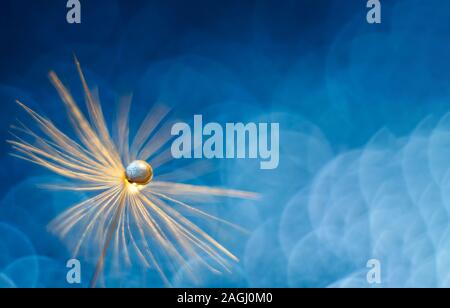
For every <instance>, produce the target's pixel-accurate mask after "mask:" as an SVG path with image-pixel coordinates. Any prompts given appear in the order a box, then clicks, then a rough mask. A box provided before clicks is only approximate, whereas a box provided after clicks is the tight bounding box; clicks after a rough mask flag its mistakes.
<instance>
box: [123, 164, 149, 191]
mask: <svg viewBox="0 0 450 308" xmlns="http://www.w3.org/2000/svg"><path fill="white" fill-rule="evenodd" d="M125 176H126V178H127V180H128V182H130V183H136V184H139V185H144V184H147V183H149V182H150V181H151V180H152V178H153V169H152V167H151V166H150V164H148V163H147V162H146V161H143V160H135V161H133V162H132V163H130V164H129V165H128V166H127V169H126V170H125Z"/></svg>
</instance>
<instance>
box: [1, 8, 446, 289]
mask: <svg viewBox="0 0 450 308" xmlns="http://www.w3.org/2000/svg"><path fill="white" fill-rule="evenodd" d="M81 2H82V24H81V25H69V24H67V23H66V20H65V16H66V8H65V5H66V1H65V0H58V1H50V0H47V1H23V0H14V1H13V0H11V1H8V0H4V1H1V4H0V38H1V44H0V102H1V107H2V108H1V111H0V139H1V142H0V147H1V151H0V160H1V164H0V182H1V186H0V287H10V286H11V287H13V286H18V287H54V286H57V287H72V286H71V285H69V284H68V283H67V282H66V270H67V269H66V268H65V262H66V260H67V259H68V258H70V254H69V253H68V251H67V250H66V248H65V247H64V245H63V244H61V243H60V241H59V240H58V239H56V238H55V237H53V236H52V235H50V234H49V233H47V231H46V225H47V223H48V222H49V221H50V220H51V219H52V218H53V217H55V216H56V215H57V214H58V213H60V212H61V211H62V210H63V209H65V208H67V207H68V206H70V205H72V204H74V203H76V202H78V201H80V200H82V199H83V198H85V197H86V196H84V195H83V194H67V193H62V192H57V193H55V192H49V191H45V190H41V189H39V188H38V187H36V185H37V184H40V183H48V182H51V181H58V180H60V179H58V177H56V176H54V175H52V174H51V173H50V172H47V171H45V170H43V169H41V168H39V167H36V166H32V165H30V164H28V163H27V162H24V161H19V160H17V159H14V158H13V157H11V156H9V155H8V153H9V152H10V149H9V146H8V145H7V144H6V142H5V141H6V140H7V139H8V138H9V135H8V130H9V126H10V125H11V124H13V123H14V122H15V120H16V118H19V119H22V120H24V121H29V119H28V118H27V117H26V115H25V114H24V112H23V111H21V110H20V109H19V108H18V106H17V105H16V104H15V103H14V100H15V99H20V100H21V101H23V102H25V103H26V104H28V105H29V106H30V107H32V108H34V109H35V110H37V111H38V112H40V113H42V114H44V115H46V116H47V117H50V118H52V119H53V120H54V122H55V123H56V124H57V125H58V126H59V127H61V128H62V129H63V130H67V131H70V126H69V123H68V122H67V120H66V119H65V117H64V116H63V115H64V113H63V106H62V104H61V102H60V101H59V99H58V97H57V94H56V92H55V90H54V89H53V88H52V86H51V85H50V83H49V82H48V79H47V72H48V71H49V70H50V69H53V70H55V71H56V72H57V73H58V74H59V76H60V77H61V79H62V80H63V82H65V83H66V84H67V85H68V86H69V88H70V89H71V90H72V91H73V93H74V94H75V96H76V97H78V98H82V92H81V87H80V84H79V82H78V80H77V75H76V71H75V66H74V64H73V61H72V55H73V54H76V55H77V57H78V58H79V59H80V61H81V63H82V65H83V68H84V70H85V72H86V75H87V78H88V81H89V82H90V84H91V86H93V85H96V86H98V87H99V90H100V96H101V99H102V103H103V108H104V109H105V113H106V114H107V116H108V118H111V117H112V116H113V114H114V111H115V108H116V103H117V101H118V100H119V98H120V97H122V96H124V95H127V94H129V93H133V95H134V99H133V102H134V104H133V107H132V108H133V109H132V119H134V120H135V121H133V123H132V129H136V126H137V125H138V123H139V121H140V120H142V118H143V114H145V112H146V111H148V110H149V109H150V107H151V106H152V104H154V103H155V102H164V103H166V104H167V105H169V106H171V107H172V108H174V114H175V115H176V117H178V118H180V119H186V120H187V121H190V120H191V119H192V116H193V114H203V117H204V120H205V122H211V121H218V122H222V123H225V122H226V121H232V122H240V121H242V122H249V121H255V122H267V121H272V122H279V123H280V126H281V135H280V139H281V140H280V144H281V148H280V165H279V168H278V169H276V170H272V171H267V170H266V171H261V170H259V168H258V167H259V163H258V162H257V161H251V160H222V161H220V160H219V161H214V165H215V168H214V171H213V172H212V173H210V174H208V175H207V176H206V177H203V178H200V179H196V180H195V182H202V183H203V184H205V183H206V184H208V185H216V186H226V187H233V188H239V189H247V190H252V191H258V192H261V193H263V199H262V200H261V201H259V202H248V201H246V202H242V201H236V200H226V202H224V203H223V204H222V205H221V206H219V207H218V206H215V207H213V208H212V212H213V213H215V214H218V215H220V216H221V217H223V218H225V219H228V220H230V221H232V222H234V223H237V224H240V225H242V226H244V227H246V228H247V229H249V230H250V234H249V235H242V234H240V233H238V232H234V231H230V230H228V229H227V228H226V227H224V226H218V225H217V226H215V225H213V226H210V228H209V229H208V230H209V231H210V232H211V233H212V235H214V236H215V237H217V238H218V239H220V241H221V242H223V243H224V244H225V246H226V247H228V248H229V249H230V250H231V251H233V252H234V253H235V254H236V255H237V256H238V257H239V258H240V263H238V264H236V265H235V266H234V268H233V272H232V274H223V275H221V276H218V275H215V274H211V273H209V272H207V271H204V270H202V269H201V268H199V272H200V273H201V274H200V276H201V278H202V279H201V280H200V281H198V282H196V283H194V282H191V281H190V280H189V279H188V277H186V275H185V272H184V269H183V268H180V269H179V271H178V273H176V274H174V275H172V276H171V277H170V279H171V282H172V284H173V285H174V286H177V287H178V286H179V287H186V286H204V287H214V286H220V287H350V286H352V287H353V286H357V287H370V286H371V285H369V284H367V282H366V273H367V271H368V269H367V268H366V262H367V261H368V260H369V259H372V258H376V259H378V260H380V262H381V274H382V284H381V285H380V286H381V287H394V286H395V287H406V286H410V287H424V286H427V287H443V286H447V287H450V230H449V211H450V173H449V170H450V115H447V114H446V113H447V112H448V111H449V110H450V104H449V103H450V87H449V80H450V61H449V60H448V58H449V55H450V39H449V37H450V24H449V20H450V2H449V1H447V0H442V1H439V0H433V1H431V0H428V1H424V0H422V1H420V0H398V1H394V0H389V1H381V2H382V4H383V10H382V21H383V23H382V24H381V25H369V24H367V23H366V19H365V15H366V12H367V9H366V1H362V0H354V1H353V0H352V1H350V0H347V1H342V0H309V1H308V0H304V1H301V0H293V1H290V0H284V1H266V0H245V1H207V0H205V1H200V0H192V1H181V0H180V1H175V0H166V1H140V0H133V1H125V0H123V1H119V0H104V1H103V0H95V1H94V0H89V1H83V0H82V1H81ZM196 262H197V261H196V260H191V263H192V265H193V266H194V267H195V266H196V264H197V263H196ZM82 264H83V267H82V270H83V271H82V279H83V281H82V282H83V283H82V285H81V286H87V284H88V281H89V278H90V275H91V273H92V265H89V264H85V263H82ZM122 270H123V272H122V273H120V275H119V277H117V276H115V277H109V276H108V274H106V275H105V276H104V280H103V283H104V285H106V286H122V287H130V286H138V287H160V286H162V282H161V281H160V280H159V279H158V277H157V275H156V274H155V273H154V272H151V271H148V272H146V273H142V272H141V271H140V269H139V268H135V267H133V268H129V269H127V268H124V269H122Z"/></svg>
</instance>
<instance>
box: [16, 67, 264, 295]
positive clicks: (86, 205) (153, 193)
mask: <svg viewBox="0 0 450 308" xmlns="http://www.w3.org/2000/svg"><path fill="white" fill-rule="evenodd" d="M75 63H76V67H77V71H78V74H79V76H80V79H81V84H82V86H83V90H84V92H85V101H86V106H87V110H88V116H89V118H87V117H86V116H85V115H84V114H83V112H82V111H81V109H80V108H79V106H78V105H77V103H76V102H75V100H74V98H73V97H72V95H71V94H70V92H69V91H68V90H67V88H66V87H65V86H64V85H63V84H62V82H61V81H60V79H59V78H58V76H57V75H56V74H55V73H54V72H50V73H49V77H50V80H51V82H52V83H53V85H54V86H55V88H56V90H57V91H58V93H59V96H60V97H61V100H62V101H63V103H64V105H65V106H66V109H67V114H68V117H69V119H70V121H71V124H72V126H73V129H74V131H75V133H76V135H77V138H78V140H79V141H76V140H74V139H72V138H70V137H68V135H67V134H65V133H64V132H63V131H61V130H59V129H58V128H57V127H56V126H55V125H54V124H53V123H52V122H51V121H50V120H48V119H46V118H44V117H43V116H41V115H39V114H38V113H36V112H35V111H33V110H32V109H30V108H29V107H27V106H26V105H24V104H23V103H21V102H19V101H18V104H19V105H20V106H21V107H22V108H23V109H24V110H25V111H26V112H27V113H28V114H29V116H30V117H31V118H32V120H33V122H34V124H35V125H36V126H37V127H38V128H39V131H40V132H39V133H36V132H35V131H34V130H32V129H30V128H28V126H26V125H25V124H23V123H21V122H19V125H18V126H13V129H14V131H15V132H12V135H13V137H14V138H13V140H8V142H9V143H10V144H11V146H12V149H13V153H12V155H13V156H16V157H19V158H21V159H24V160H27V161H30V162H32V163H34V164H37V165H40V166H42V167H45V168H47V169H49V170H50V171H52V172H54V173H56V174H58V175H61V176H63V177H65V178H68V179H71V180H72V181H73V184H72V185H49V187H50V188H53V189H61V190H72V191H86V192H91V193H92V194H93V196H91V197H90V198H89V199H87V200H85V201H83V202H81V203H79V204H76V205H74V206H73V207H71V208H69V209H67V210H66V211H64V212H63V213H62V214H60V215H59V216H58V217H57V218H56V219H55V220H54V221H52V222H51V223H50V225H49V229H50V230H51V231H52V232H54V233H55V234H57V235H58V236H59V237H60V238H61V239H62V240H64V241H65V242H66V243H67V244H68V246H69V248H70V249H71V251H72V254H73V256H74V257H76V256H78V255H79V254H81V252H82V251H83V252H84V253H85V254H89V253H92V249H91V247H95V249H93V251H94V252H95V255H96V256H97V258H96V259H97V263H96V270H95V273H94V275H93V277H92V280H91V286H96V284H97V280H98V278H99V276H100V275H101V273H102V271H103V268H104V263H105V258H106V256H107V254H108V253H110V254H111V256H112V259H113V260H114V264H116V266H119V265H121V264H122V263H125V265H130V264H131V263H132V262H134V261H138V262H139V263H140V264H141V265H142V266H144V267H152V268H154V269H156V270H157V271H158V272H159V274H160V276H161V277H162V279H163V280H164V282H165V283H166V284H169V281H168V278H167V276H166V274H165V270H164V268H163V267H162V266H161V265H160V262H161V261H160V260H161V258H162V257H161V255H162V256H165V258H167V259H169V261H170V264H173V265H178V266H180V265H183V264H187V260H188V259H190V258H198V259H200V260H201V262H202V264H203V265H204V266H206V267H207V268H209V269H210V270H212V271H215V272H220V271H223V270H225V271H229V270H230V261H237V258H236V257H235V256H234V255H233V254H232V253H231V252H229V251H228V250H227V249H226V248H225V247H223V246H222V245H221V244H220V243H218V242H217V241H216V240H215V239H214V238H212V237H211V236H210V235H209V234H208V233H206V232H205V231H203V230H202V229H201V228H200V227H198V226H197V225H195V224H194V223H193V222H191V221H190V220H189V219H187V218H186V216H184V215H183V213H182V211H181V209H182V210H183V211H184V212H185V213H189V214H190V215H196V216H198V217H200V218H205V219H210V220H214V221H217V222H221V223H225V224H228V225H231V226H233V227H236V228H239V227H238V226H235V225H233V224H231V223H229V222H227V221H224V220H222V219H220V218H218V217H215V216H212V215H210V214H208V213H206V212H203V211H201V210H199V209H197V208H195V207H193V206H191V205H190V204H187V203H185V202H184V201H183V197H185V196H189V197H192V196H196V197H198V198H208V197H211V196H213V197H234V198H247V199H253V198H257V197H258V195H257V194H255V193H250V192H244V191H239V190H229V189H219V188H212V187H207V186H194V185H189V184H181V183H174V182H170V181H158V180H157V178H156V179H153V168H152V166H160V165H162V164H164V163H165V162H167V161H168V160H169V159H170V157H169V154H170V153H168V152H167V151H159V150H160V149H161V148H162V147H163V146H164V145H165V144H166V143H167V141H168V140H169V137H170V136H167V135H165V132H164V130H163V128H161V129H160V130H157V129H156V128H157V127H159V126H160V124H161V123H163V122H164V120H165V118H166V116H167V113H168V110H167V109H166V108H164V107H162V106H156V107H154V108H153V109H152V110H151V111H150V112H149V114H148V116H147V117H146V118H145V120H144V122H143V123H142V125H141V127H140V128H139V129H138V131H137V134H136V136H135V137H134V138H133V140H132V141H131V142H130V140H129V129H128V116H129V108H130V100H124V101H123V103H122V104H121V105H120V110H119V117H118V119H117V121H116V123H115V131H116V134H115V135H116V138H114V139H113V138H112V137H111V134H110V132H109V129H108V126H107V124H106V121H105V118H104V116H103V112H102V108H101V105H100V102H99V100H98V99H97V98H96V96H95V95H94V94H93V93H92V92H91V90H90V89H89V87H88V85H87V82H86V79H85V77H84V75H83V72H82V70H81V67H80V64H79V62H78V61H77V60H76V59H75ZM163 127H164V126H163ZM158 153H159V154H158ZM161 153H162V154H161ZM147 161H149V162H147ZM177 208H178V209H177ZM74 239H75V240H74ZM160 251H162V253H160ZM174 267H175V266H174ZM192 278H193V279H195V278H196V277H195V274H194V273H192Z"/></svg>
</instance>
